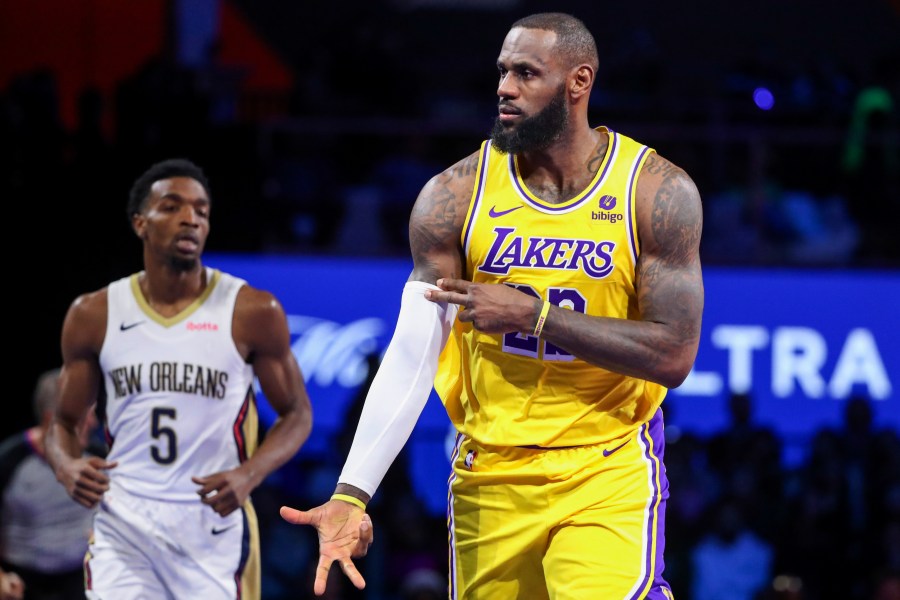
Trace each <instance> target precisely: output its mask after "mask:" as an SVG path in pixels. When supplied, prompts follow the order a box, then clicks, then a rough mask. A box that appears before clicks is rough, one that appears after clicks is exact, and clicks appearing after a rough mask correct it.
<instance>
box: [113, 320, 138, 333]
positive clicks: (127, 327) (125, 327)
mask: <svg viewBox="0 0 900 600" xmlns="http://www.w3.org/2000/svg"><path fill="white" fill-rule="evenodd" d="M141 323H143V321H138V322H137V323H130V324H128V325H126V324H125V323H122V324H120V325H119V331H128V330H129V329H132V328H134V327H137V326H138V325H140V324H141Z"/></svg>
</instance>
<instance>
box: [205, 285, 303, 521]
mask: <svg viewBox="0 0 900 600" xmlns="http://www.w3.org/2000/svg"><path fill="white" fill-rule="evenodd" d="M232 335H233V337H234V342H235V344H236V345H237V347H238V350H239V351H240V353H241V355H242V356H244V358H245V359H246V360H247V361H248V362H250V363H251V364H252V365H253V372H254V374H255V375H256V377H257V378H258V379H259V384H260V387H261V388H262V391H263V393H264V394H265V395H266V399H267V400H268V402H269V404H270V405H271V406H272V408H273V409H274V410H275V412H276V413H277V414H278V418H277V419H276V420H275V423H273V424H272V426H271V427H270V428H269V430H268V431H267V432H266V436H265V439H264V440H263V442H262V444H260V446H259V447H258V448H257V449H256V451H255V452H254V453H253V455H252V456H250V458H248V459H247V461H246V462H244V463H243V464H241V465H240V466H239V467H237V468H235V469H232V470H230V471H224V472H220V473H208V474H202V476H197V475H195V476H194V477H192V481H193V482H194V483H196V484H198V485H199V486H200V489H199V490H198V492H197V493H198V494H199V495H200V497H201V499H202V500H201V501H202V502H203V503H204V504H208V505H209V506H211V507H212V508H213V509H214V510H215V511H216V512H217V513H219V514H220V515H222V516H225V515H228V514H229V513H231V512H232V511H234V510H236V509H237V508H238V507H240V506H241V505H242V504H243V503H244V501H245V500H246V499H247V498H248V497H249V496H250V493H251V492H252V491H253V490H254V489H256V488H257V487H258V486H259V484H260V483H262V482H263V480H264V479H265V478H266V477H267V476H268V475H269V474H270V473H271V472H272V471H274V470H275V469H277V468H278V467H280V466H281V465H283V464H284V463H285V462H287V461H288V460H290V458H291V457H292V456H294V454H296V453H297V451H298V450H299V449H300V446H301V445H302V444H303V442H305V441H306V438H307V437H309V432H310V429H311V428H312V407H311V406H310V402H309V396H308V395H307V393H306V386H305V384H304V383H303V375H302V374H301V373H300V366H299V365H298V364H297V360H296V359H295V358H294V354H293V352H292V351H291V343H290V341H291V340H290V333H289V331H288V326H287V317H286V316H285V314H284V309H283V308H282V306H281V304H280V303H279V302H278V300H277V299H276V298H275V297H274V296H273V295H272V294H270V293H269V292H266V291H263V290H258V289H255V288H252V287H250V286H244V287H243V288H241V291H240V292H239V293H238V298H237V303H236V304H235V309H234V322H233V325H232Z"/></svg>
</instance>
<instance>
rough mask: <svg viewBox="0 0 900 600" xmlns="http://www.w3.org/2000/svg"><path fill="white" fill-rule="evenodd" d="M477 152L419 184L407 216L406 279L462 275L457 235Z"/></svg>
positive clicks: (471, 185)
mask: <svg viewBox="0 0 900 600" xmlns="http://www.w3.org/2000/svg"><path fill="white" fill-rule="evenodd" d="M478 155H479V153H478V152H476V153H474V154H471V155H469V156H467V157H466V158H464V159H463V160H461V161H459V162H458V163H456V164H455V165H453V166H452V167H450V168H449V169H447V170H446V171H444V172H443V173H440V174H439V175H437V176H435V177H434V178H432V179H431V181H429V182H428V183H427V184H426V185H425V187H424V188H422V192H421V193H420V194H419V197H418V199H417V200H416V204H415V206H413V209H412V213H411V215H410V218H409V246H410V251H411V252H412V259H413V271H412V274H411V275H410V277H409V279H410V281H423V282H425V283H430V284H432V285H434V283H435V282H436V281H437V280H438V279H440V278H441V277H463V276H464V273H463V254H462V247H461V246H460V236H461V235H462V228H463V224H464V222H465V219H466V211H467V210H468V208H469V201H470V200H471V197H472V191H473V189H474V187H475V175H476V170H477V169H478Z"/></svg>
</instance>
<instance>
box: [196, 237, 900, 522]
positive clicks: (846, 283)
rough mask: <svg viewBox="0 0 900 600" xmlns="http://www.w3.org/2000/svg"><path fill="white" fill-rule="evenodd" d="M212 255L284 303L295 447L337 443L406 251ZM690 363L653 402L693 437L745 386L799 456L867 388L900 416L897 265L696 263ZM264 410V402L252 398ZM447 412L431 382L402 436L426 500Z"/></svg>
mask: <svg viewBox="0 0 900 600" xmlns="http://www.w3.org/2000/svg"><path fill="white" fill-rule="evenodd" d="M206 263H207V264H209V265H210V266H213V267H216V268H219V269H222V270H224V271H228V272H230V273H232V274H234V275H237V276H240V277H244V278H245V279H247V280H248V281H249V282H250V283H251V284H252V285H254V286H256V287H259V288H263V289H267V290H269V291H271V292H273V293H274V294H275V295H276V296H277V297H278V298H279V300H280V301H281V303H282V304H283V306H284V308H285V311H286V312H287V315H288V325H289V327H290V330H291V334H292V342H293V350H294V353H295V355H296V356H297V359H298V362H299V363H300V366H301V368H302V369H303V374H304V377H305V379H306V385H307V389H308V390H309V394H310V398H311V399H312V403H313V411H314V416H315V417H314V418H315V425H314V427H313V433H312V434H311V436H310V439H309V440H308V442H307V443H306V445H305V446H304V447H303V449H302V450H301V453H302V454H303V455H305V456H307V457H313V458H314V457H315V456H317V455H325V454H327V453H333V452H334V437H335V435H337V432H339V431H340V430H341V429H343V428H344V427H346V426H351V427H352V426H353V425H354V424H349V423H347V422H346V418H345V417H346V414H347V411H348V409H349V405H350V404H351V402H352V401H353V399H354V397H355V396H356V393H357V391H358V389H359V387H360V385H361V384H362V383H364V382H365V380H366V376H367V374H368V362H367V357H368V356H369V355H371V354H373V353H375V354H376V355H380V354H381V353H382V352H383V351H384V349H385V348H386V347H387V344H388V342H389V341H390V338H391V335H392V333H393V327H394V323H395V320H396V317H397V314H398V312H399V309H400V293H401V290H402V288H403V284H404V282H405V281H406V279H407V277H408V276H409V272H410V270H411V268H412V263H411V262H410V261H409V260H408V259H372V258H369V259H367V258H321V257H308V256H298V257H284V256H278V257H269V256H260V255H225V254H212V255H208V256H207V257H206ZM704 285H705V292H706V302H705V308H704V315H703V331H702V337H701V341H700V349H699V352H698V354H697V360H696V362H695V365H694V369H693V371H692V372H691V374H690V376H689V377H688V379H687V380H686V381H685V382H684V384H682V385H681V386H680V387H679V388H677V389H674V390H672V391H671V392H670V393H669V395H668V397H667V398H666V400H665V403H664V404H663V407H664V409H666V411H667V427H670V428H676V427H677V428H679V429H681V430H682V431H690V432H694V433H696V434H698V435H701V436H706V435H709V434H711V433H713V432H716V431H719V430H721V429H722V428H723V427H725V426H726V425H727V423H728V412H727V398H728V395H729V394H730V393H732V392H747V393H749V394H750V395H751V398H752V400H753V407H754V412H753V416H754V419H755V420H756V421H758V422H759V423H761V424H763V425H768V426H771V427H772V428H773V429H774V430H775V431H777V432H778V433H779V434H780V435H781V437H782V439H783V440H784V442H785V449H786V456H785V460H786V462H788V463H790V462H792V461H798V460H802V458H803V452H804V449H805V446H806V443H807V441H808V439H809V436H810V435H811V434H812V433H814V432H815V431H817V430H818V429H820V428H822V427H839V426H841V424H842V421H843V410H844V405H845V401H846V400H847V399H848V398H849V397H851V396H852V395H854V394H859V395H862V396H865V397H866V398H869V399H870V400H871V401H872V407H873V412H874V418H875V425H876V427H885V426H886V427H894V428H897V429H900V391H898V389H897V385H898V379H900V319H898V316H897V312H896V307H897V306H898V304H900V273H898V272H854V271H815V270H809V271H807V270H763V269H744V268H740V269H738V268H728V269H726V268H706V269H705V270H704ZM260 414H261V418H262V420H263V422H264V423H266V424H268V423H271V421H272V419H273V418H274V415H273V413H272V411H271V409H270V408H269V407H268V406H267V405H266V403H265V399H264V397H262V396H261V398H260ZM450 435H451V432H450V431H449V422H448V420H447V416H446V414H445V413H444V409H443V407H442V406H441V404H440V401H439V400H438V399H437V397H436V396H435V395H434V394H433V393H432V397H431V398H430V399H429V401H428V403H427V405H426V407H425V410H424V411H423V413H422V416H421V418H420V419H419V422H418V424H417V425H416V428H415V430H414V431H413V435H412V438H411V439H410V442H409V443H410V445H411V452H409V457H410V461H411V464H410V469H411V471H412V473H411V477H413V480H414V482H415V483H416V489H419V490H423V491H425V497H424V498H423V500H424V501H426V503H427V505H428V507H429V508H430V509H432V510H434V511H436V512H443V511H444V508H445V505H446V480H447V477H448V475H449V464H448V462H447V454H446V447H447V440H448V437H449V436H450Z"/></svg>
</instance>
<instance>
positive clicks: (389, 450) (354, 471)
mask: <svg viewBox="0 0 900 600" xmlns="http://www.w3.org/2000/svg"><path fill="white" fill-rule="evenodd" d="M425 290H440V288H438V287H437V286H434V285H431V284H428V283H424V282H421V281H409V282H407V283H406V285H405V286H404V287H403V296H402V298H401V301H400V315H399V316H398V317H397V327H396V328H395V329H394V335H393V337H392V338H391V342H390V344H388V347H387V351H386V352H385V354H384V358H383V359H382V361H381V365H380V366H379V368H378V372H377V373H376V374H375V378H374V379H373V381H372V385H371V386H370V387H369V391H368V393H367V394H366V401H365V404H364V405H363V410H362V414H361V415H360V418H359V423H358V424H357V426H356V435H355V436H354V437H353V444H352V445H351V446H350V453H349V454H348V455H347V460H346V462H344V468H343V470H342V471H341V476H340V478H339V479H338V482H339V483H348V484H350V485H352V486H355V487H357V488H359V489H361V490H363V491H364V492H366V493H367V494H369V496H370V497H371V496H372V495H374V494H375V490H376V489H377V488H378V485H379V484H380V483H381V480H382V479H383V478H384V475H385V473H387V470H388V467H390V466H391V463H393V462H394V459H395V458H397V455H398V454H399V453H400V450H401V449H403V446H404V444H406V441H407V440H408V439H409V436H410V434H411V433H412V430H413V427H415V424H416V421H417V420H418V419H419V415H420V414H422V409H423V408H425V403H426V402H427V401H428V396H429V395H430V394H431V390H432V388H433V387H434V376H435V373H436V372H437V364H438V356H439V355H440V353H441V350H442V349H443V347H444V344H445V343H446V342H447V338H448V337H449V335H450V328H451V326H452V325H453V320H454V319H455V318H456V312H457V310H458V308H459V307H458V306H457V305H455V304H448V303H446V302H440V303H439V302H432V301H430V300H426V299H425Z"/></svg>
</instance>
